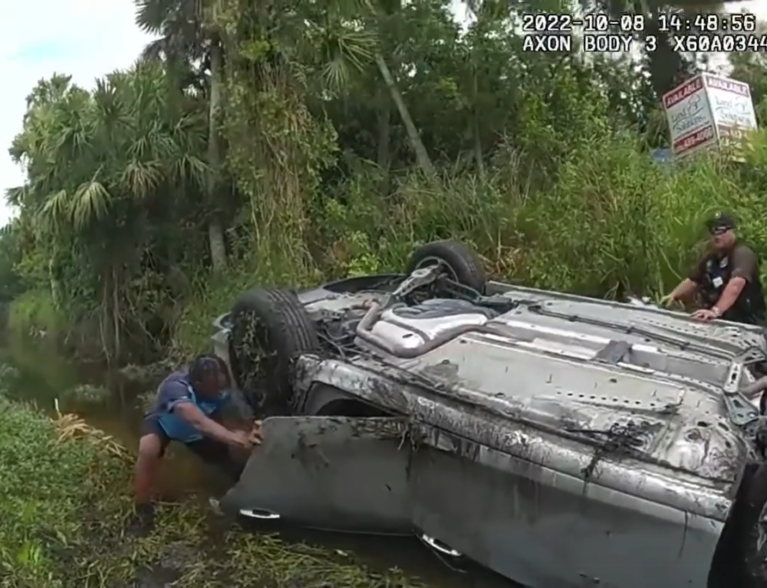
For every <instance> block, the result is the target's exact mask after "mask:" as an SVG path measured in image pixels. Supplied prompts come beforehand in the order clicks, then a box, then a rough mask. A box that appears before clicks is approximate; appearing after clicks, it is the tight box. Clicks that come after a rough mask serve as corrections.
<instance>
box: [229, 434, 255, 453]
mask: <svg viewBox="0 0 767 588" xmlns="http://www.w3.org/2000/svg"><path fill="white" fill-rule="evenodd" d="M229 444H230V445H231V446H232V447H238V448H240V449H251V448H252V447H253V439H251V434H250V433H249V432H248V431H231V436H230V437H229Z"/></svg>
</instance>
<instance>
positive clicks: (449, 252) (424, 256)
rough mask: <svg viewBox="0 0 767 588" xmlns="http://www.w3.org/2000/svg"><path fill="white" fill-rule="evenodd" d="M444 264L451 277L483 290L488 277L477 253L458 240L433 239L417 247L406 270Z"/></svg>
mask: <svg viewBox="0 0 767 588" xmlns="http://www.w3.org/2000/svg"><path fill="white" fill-rule="evenodd" d="M436 264H442V265H443V266H444V267H445V269H446V271H447V272H448V273H449V274H450V277H451V278H452V279H454V280H455V281H456V282H458V283H459V284H462V285H464V286H468V287H469V288H472V289H474V290H477V291H478V292H483V291H484V289H485V283H486V282H487V278H486V277H485V271H484V270H483V269H482V262H481V261H480V259H479V257H478V256H477V254H476V253H475V252H474V251H473V250H472V249H470V248H469V247H467V246H466V245H464V244H463V243H459V242H457V241H433V242H432V243H426V244H425V245H421V246H420V247H419V248H418V249H416V250H415V251H414V252H413V254H412V255H411V256H410V260H409V261H408V263H407V267H406V271H407V273H408V274H410V272H412V271H413V270H415V269H418V268H422V267H429V266H432V265H436Z"/></svg>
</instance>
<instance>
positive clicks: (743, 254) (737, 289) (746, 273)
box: [711, 247, 757, 316]
mask: <svg viewBox="0 0 767 588" xmlns="http://www.w3.org/2000/svg"><path fill="white" fill-rule="evenodd" d="M730 263H732V273H731V274H730V281H729V282H727V285H726V286H725V287H724V292H722V295H721V296H720V297H719V300H717V302H716V304H715V305H714V307H713V308H712V309H711V310H713V311H714V312H715V313H716V314H717V315H718V316H722V315H723V314H724V313H725V312H727V311H728V310H730V308H732V305H733V304H735V301H736V300H737V299H738V296H740V293H741V292H742V291H743V288H745V287H746V283H747V282H749V281H750V280H752V279H753V276H754V274H755V273H756V265H757V263H756V255H755V254H754V252H753V251H751V249H749V248H748V247H738V248H736V249H735V251H734V252H733V254H732V258H731V260H730Z"/></svg>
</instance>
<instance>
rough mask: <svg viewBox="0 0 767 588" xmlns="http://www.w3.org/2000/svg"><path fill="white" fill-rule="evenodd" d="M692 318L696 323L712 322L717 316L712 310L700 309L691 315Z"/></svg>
mask: <svg viewBox="0 0 767 588" xmlns="http://www.w3.org/2000/svg"><path fill="white" fill-rule="evenodd" d="M692 318H693V319H695V320H696V321H713V320H715V319H718V318H719V315H718V314H717V313H716V312H714V311H713V310H709V309H707V308H702V309H700V310H696V311H695V312H693V313H692Z"/></svg>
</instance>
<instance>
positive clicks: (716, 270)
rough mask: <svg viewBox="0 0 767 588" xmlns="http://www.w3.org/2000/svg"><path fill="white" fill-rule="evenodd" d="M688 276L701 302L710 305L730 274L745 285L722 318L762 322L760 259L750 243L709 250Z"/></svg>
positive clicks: (720, 294) (719, 293)
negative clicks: (728, 249) (698, 292)
mask: <svg viewBox="0 0 767 588" xmlns="http://www.w3.org/2000/svg"><path fill="white" fill-rule="evenodd" d="M689 278H690V279H691V280H692V281H693V282H695V283H696V284H698V286H699V288H700V294H701V297H702V299H703V305H704V306H705V307H706V308H712V307H713V306H715V305H716V303H717V301H718V300H719V298H720V297H721V296H722V292H724V289H725V287H726V286H727V284H728V283H729V282H730V280H731V279H732V278H743V279H744V280H746V285H745V286H744V287H743V290H741V292H740V295H739V296H738V299H737V300H736V301H735V304H733V305H732V307H730V308H729V309H728V310H727V311H726V312H725V313H724V314H723V315H722V318H723V319H725V320H728V321H735V322H739V323H750V324H762V323H763V322H764V319H765V304H764V292H763V291H762V283H761V281H760V279H759V262H758V260H757V258H756V254H755V253H754V252H753V251H752V250H751V248H750V247H748V246H747V245H744V244H742V243H737V244H736V245H735V247H733V248H732V249H731V250H730V251H728V252H711V253H708V254H706V255H704V256H703V258H702V259H701V260H700V261H699V262H698V263H697V264H696V266H695V268H694V269H693V271H692V273H691V274H690V275H689Z"/></svg>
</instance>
